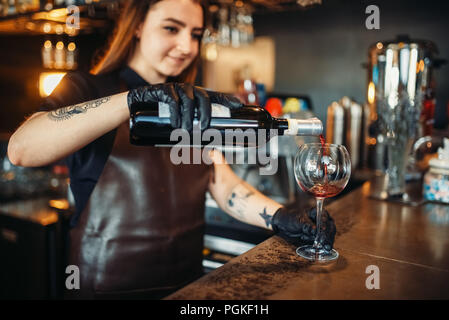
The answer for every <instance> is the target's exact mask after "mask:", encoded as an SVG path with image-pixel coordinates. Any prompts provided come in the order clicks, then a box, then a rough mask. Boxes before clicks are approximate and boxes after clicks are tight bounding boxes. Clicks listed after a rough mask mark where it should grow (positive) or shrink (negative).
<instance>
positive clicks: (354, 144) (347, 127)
mask: <svg viewBox="0 0 449 320" xmlns="http://www.w3.org/2000/svg"><path fill="white" fill-rule="evenodd" d="M368 113H369V109H368V108H366V107H365V106H363V107H362V106H361V105H360V104H358V103H357V102H355V101H353V100H351V99H350V98H349V97H346V96H345V97H343V98H341V99H340V101H334V102H332V103H331V104H330V105H329V107H328V108H327V123H326V142H327V143H334V144H343V145H345V146H346V148H347V149H348V152H349V154H350V155H351V164H352V167H353V168H354V169H356V168H360V167H362V163H363V158H364V138H365V131H366V130H365V127H366V125H365V123H366V121H365V115H367V114H368Z"/></svg>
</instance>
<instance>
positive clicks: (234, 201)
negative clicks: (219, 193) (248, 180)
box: [226, 184, 254, 220]
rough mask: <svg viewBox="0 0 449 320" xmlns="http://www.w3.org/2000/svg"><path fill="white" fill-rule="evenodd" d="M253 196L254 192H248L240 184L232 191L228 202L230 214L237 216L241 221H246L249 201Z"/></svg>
mask: <svg viewBox="0 0 449 320" xmlns="http://www.w3.org/2000/svg"><path fill="white" fill-rule="evenodd" d="M253 194H254V192H253V191H251V190H248V189H246V188H245V187H244V186H242V185H240V184H239V185H237V186H236V187H235V188H234V189H233V190H232V192H231V194H230V196H229V198H228V199H227V201H226V206H227V207H228V209H229V211H230V212H232V213H234V214H236V215H237V216H238V217H239V218H240V219H242V220H244V219H245V210H246V206H247V199H248V198H249V197H250V196H251V195H253Z"/></svg>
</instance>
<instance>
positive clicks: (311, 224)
mask: <svg viewBox="0 0 449 320" xmlns="http://www.w3.org/2000/svg"><path fill="white" fill-rule="evenodd" d="M271 224H272V227H273V230H274V231H275V232H276V233H279V235H281V236H283V237H284V238H286V239H287V240H289V241H290V242H292V243H294V244H295V245H298V244H299V242H302V243H305V244H313V242H314V240H315V235H316V208H312V209H308V210H303V211H300V212H298V211H297V210H294V209H293V210H292V209H291V210H287V209H286V208H284V207H282V208H279V209H278V210H277V211H276V213H275V214H274V215H273V218H272V220H271ZM336 232H337V229H336V227H335V223H334V220H333V219H332V217H331V216H330V215H329V213H328V212H327V211H326V210H324V211H323V213H322V215H321V235H320V238H319V239H318V242H319V243H320V244H321V245H323V247H324V249H326V250H328V251H329V250H331V249H332V246H333V245H334V239H335V234H336Z"/></svg>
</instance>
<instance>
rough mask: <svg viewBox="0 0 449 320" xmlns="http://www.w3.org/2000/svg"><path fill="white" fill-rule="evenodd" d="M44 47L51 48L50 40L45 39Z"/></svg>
mask: <svg viewBox="0 0 449 320" xmlns="http://www.w3.org/2000/svg"><path fill="white" fill-rule="evenodd" d="M44 48H45V49H50V48H51V41H50V40H47V41H45V42H44Z"/></svg>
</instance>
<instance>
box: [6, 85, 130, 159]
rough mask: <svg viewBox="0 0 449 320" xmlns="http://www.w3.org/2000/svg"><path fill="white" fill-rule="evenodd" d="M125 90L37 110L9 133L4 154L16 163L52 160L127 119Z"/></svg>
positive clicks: (63, 155) (69, 152)
mask: <svg viewBox="0 0 449 320" xmlns="http://www.w3.org/2000/svg"><path fill="white" fill-rule="evenodd" d="M126 97H127V92H123V93H119V94H115V95H112V96H109V97H104V98H100V99H96V100H92V101H88V102H84V103H80V104H77V105H73V106H67V107H62V108H60V109H57V110H54V111H50V112H38V113H35V114H34V115H33V116H31V117H30V118H29V119H28V120H26V121H25V122H24V123H23V124H22V125H21V126H20V127H19V128H18V129H17V130H16V131H15V132H14V134H13V135H12V136H11V138H10V140H9V144H8V157H9V159H10V161H11V162H12V163H13V164H15V165H18V166H24V167H37V166H44V165H48V164H50V163H53V162H55V161H57V160H59V159H61V158H63V157H65V156H67V155H69V154H71V153H73V152H75V151H77V150H79V149H81V148H82V147H84V146H86V145H87V144H89V143H90V142H92V141H93V140H95V139H97V138H99V137H101V136H102V135H104V134H105V133H107V132H109V131H111V130H112V129H114V128H116V127H118V126H119V125H120V124H121V123H123V122H124V121H126V120H127V119H129V110H128V104H127V100H126Z"/></svg>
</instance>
